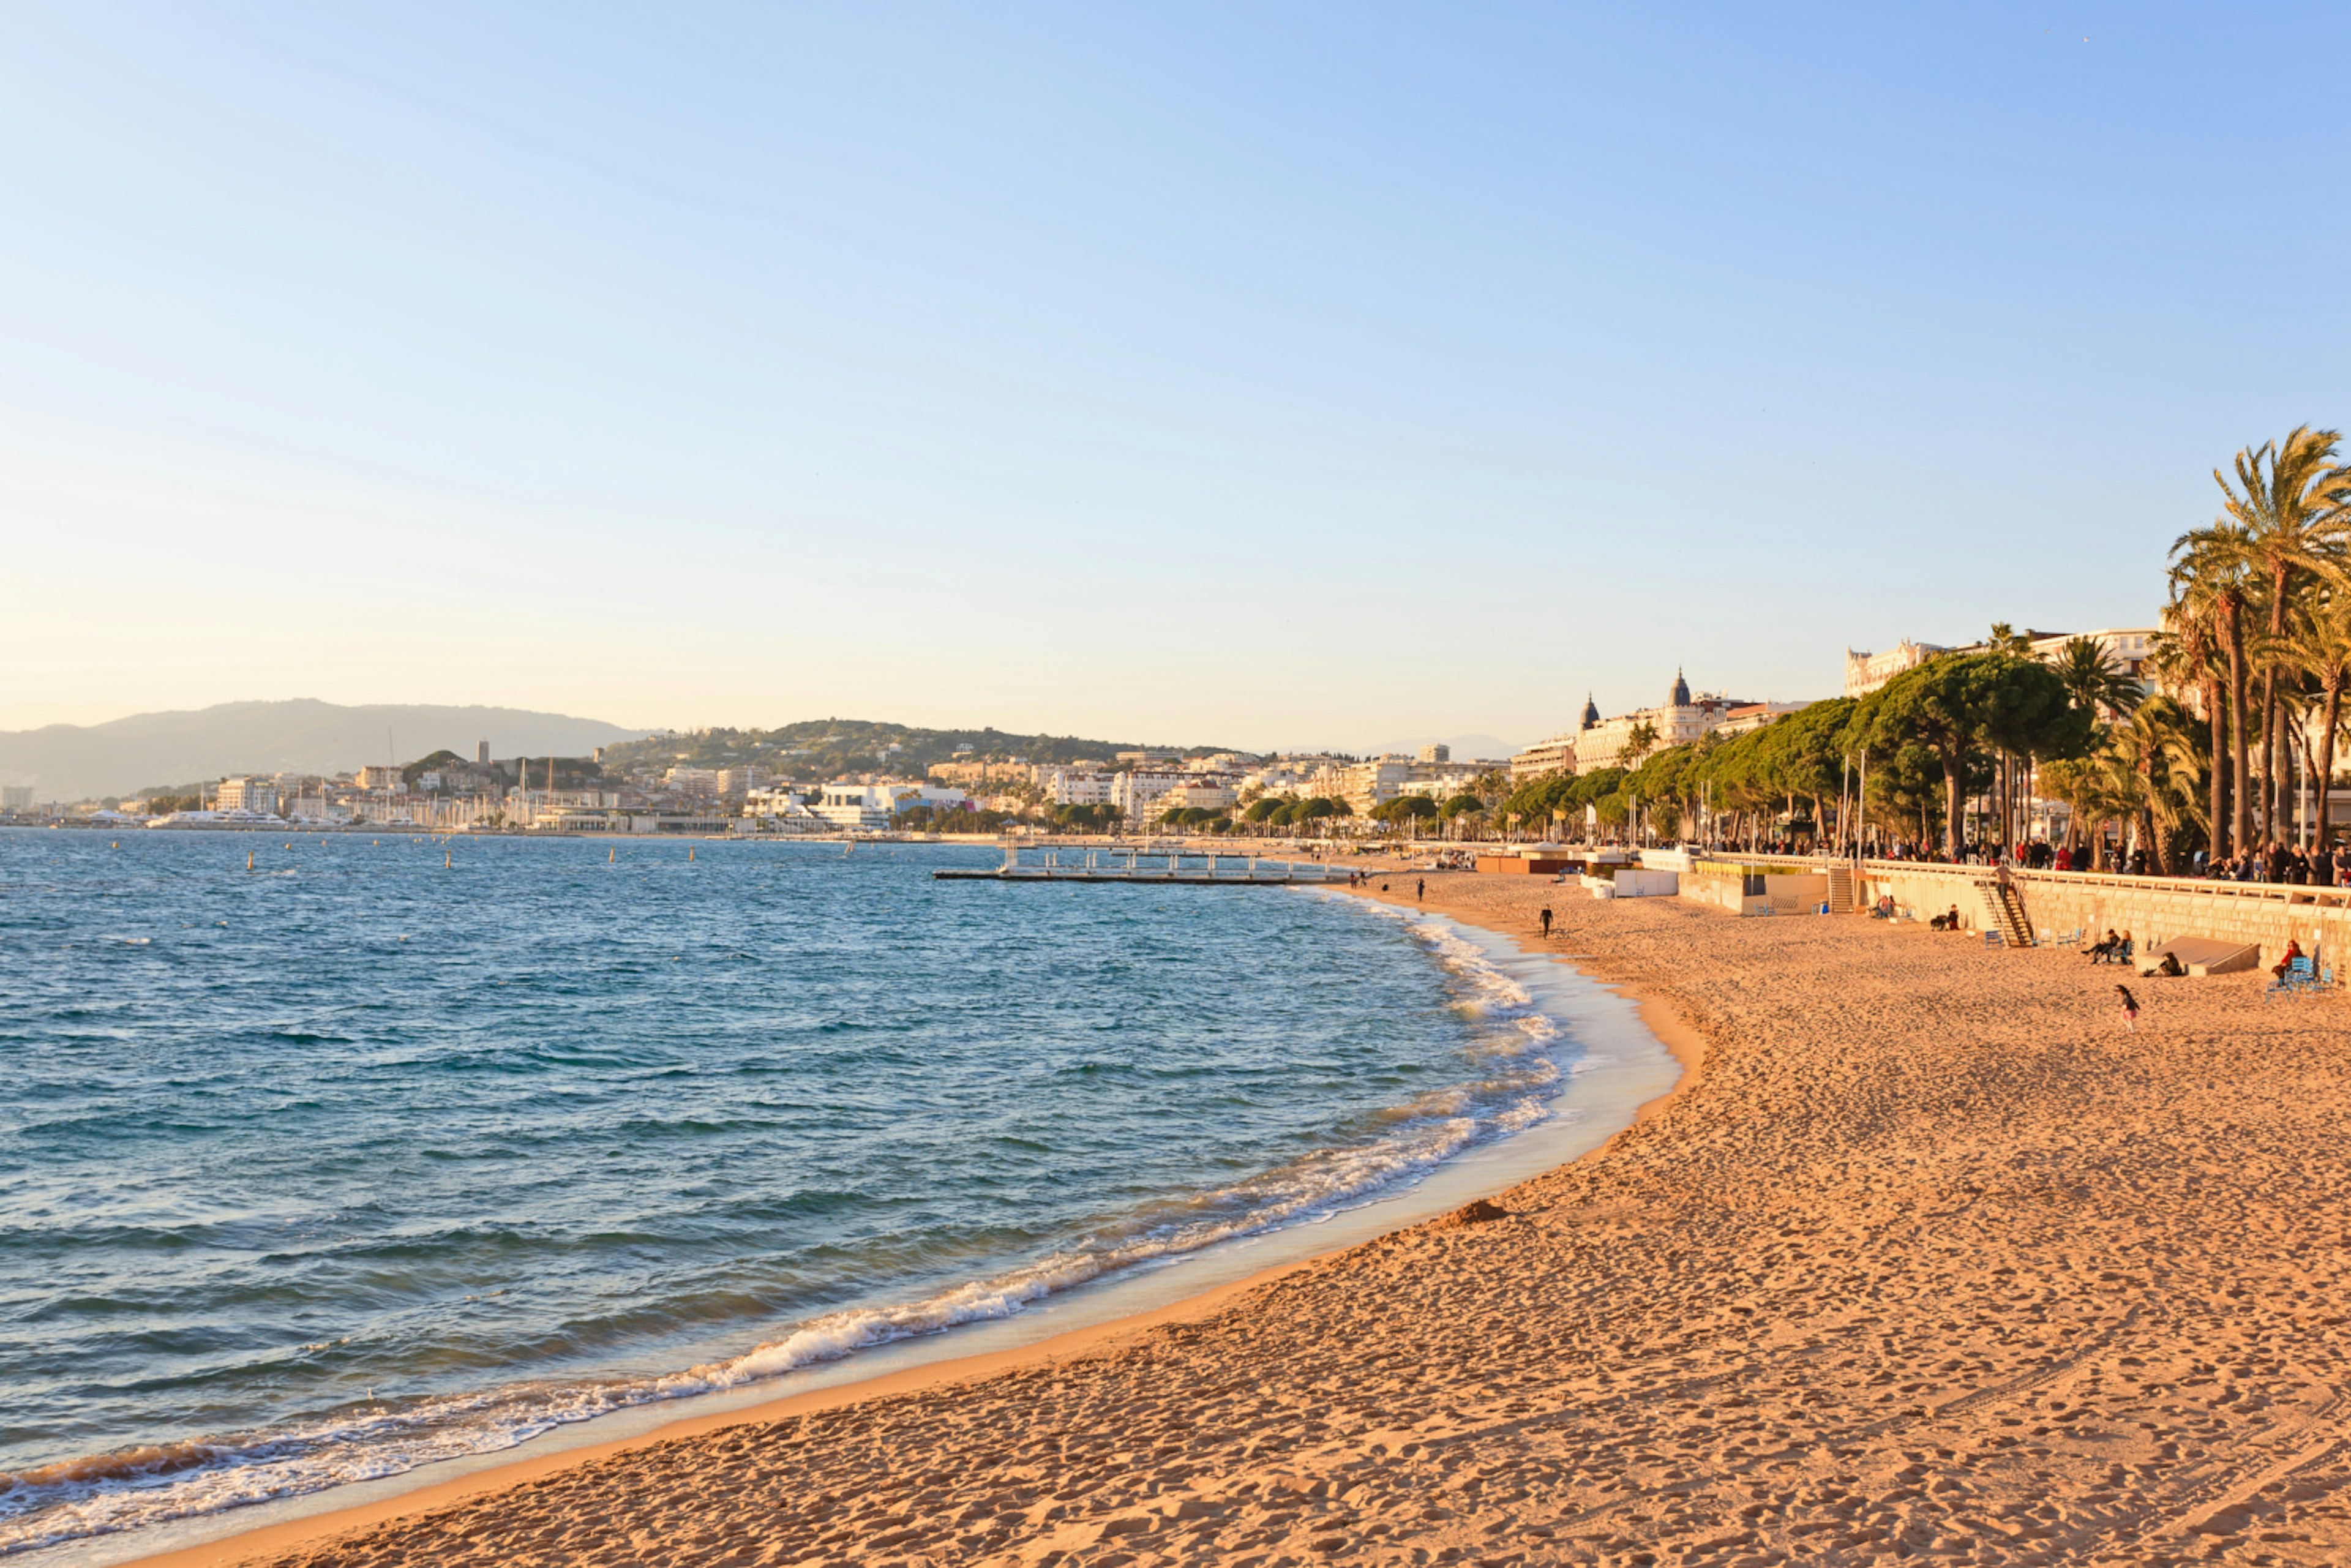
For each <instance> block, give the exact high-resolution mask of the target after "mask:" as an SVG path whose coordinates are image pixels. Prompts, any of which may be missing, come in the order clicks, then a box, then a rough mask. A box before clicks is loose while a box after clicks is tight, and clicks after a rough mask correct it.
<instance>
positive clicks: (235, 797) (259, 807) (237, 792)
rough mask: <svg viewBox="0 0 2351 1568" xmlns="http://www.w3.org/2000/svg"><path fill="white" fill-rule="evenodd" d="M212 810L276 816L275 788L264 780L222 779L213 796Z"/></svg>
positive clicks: (272, 783) (274, 785)
mask: <svg viewBox="0 0 2351 1568" xmlns="http://www.w3.org/2000/svg"><path fill="white" fill-rule="evenodd" d="M213 810H215V811H251V812H254V813H256V815H259V816H264V817H274V816H276V815H277V784H275V783H274V782H272V781H271V780H269V779H243V778H239V779H222V780H221V781H220V788H219V789H218V790H217V791H216V792H215V794H214V800H213Z"/></svg>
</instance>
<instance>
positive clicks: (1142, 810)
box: [1110, 768, 1191, 822]
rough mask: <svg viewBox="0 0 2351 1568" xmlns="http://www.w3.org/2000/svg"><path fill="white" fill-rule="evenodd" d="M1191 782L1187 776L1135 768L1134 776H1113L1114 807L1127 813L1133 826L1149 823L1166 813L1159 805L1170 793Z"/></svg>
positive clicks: (1127, 818) (1130, 774)
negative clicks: (1133, 823) (1138, 823)
mask: <svg viewBox="0 0 2351 1568" xmlns="http://www.w3.org/2000/svg"><path fill="white" fill-rule="evenodd" d="M1190 782H1191V775H1189V774H1186V773H1164V772H1159V771H1156V770H1150V771H1146V770H1145V769H1144V768H1135V769H1134V771H1133V772H1130V773H1113V774H1112V775H1111V776H1110V803H1111V804H1112V805H1113V806H1115V807H1117V808H1118V809H1119V810H1120V811H1121V812H1123V814H1124V815H1125V817H1126V820H1127V821H1130V822H1147V821H1150V820H1151V819H1152V818H1154V817H1155V816H1157V815H1158V814H1159V813H1160V812H1162V811H1164V810H1166V808H1165V806H1162V805H1161V804H1160V803H1159V802H1160V800H1162V798H1164V797H1165V795H1166V794H1167V793H1168V792H1169V791H1170V790H1174V789H1181V788H1182V787H1183V786H1184V785H1186V784H1188V783H1190Z"/></svg>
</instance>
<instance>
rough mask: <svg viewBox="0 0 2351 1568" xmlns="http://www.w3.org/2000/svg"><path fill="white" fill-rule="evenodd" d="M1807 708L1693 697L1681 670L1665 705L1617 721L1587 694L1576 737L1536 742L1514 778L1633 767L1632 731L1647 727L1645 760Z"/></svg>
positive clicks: (1513, 764) (1517, 762)
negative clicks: (1648, 738) (1648, 742)
mask: <svg viewBox="0 0 2351 1568" xmlns="http://www.w3.org/2000/svg"><path fill="white" fill-rule="evenodd" d="M1802 706H1805V705H1804V704H1802V703H1764V702H1754V701H1750V700H1749V699H1748V698H1745V697H1733V696H1728V695H1723V694H1721V693H1719V692H1701V693H1699V694H1698V695H1695V696H1693V695H1691V694H1690V688H1689V682H1688V681H1687V679H1685V678H1684V676H1683V674H1682V672H1681V671H1680V670H1678V669H1677V670H1676V671H1675V672H1674V684H1673V686H1672V688H1671V689H1670V690H1669V691H1667V694H1666V700H1665V701H1664V702H1663V703H1661V704H1659V705H1658V706H1656V707H1646V708H1641V709H1638V710H1636V711H1635V712H1633V713H1628V714H1625V715H1622V716H1619V717H1616V718H1605V719H1604V718H1602V717H1601V716H1600V707H1599V705H1598V704H1597V703H1595V702H1593V700H1592V697H1591V696H1590V695H1589V694H1587V695H1585V697H1584V700H1583V723H1582V725H1581V726H1580V727H1578V728H1577V730H1576V731H1575V733H1574V734H1573V735H1556V736H1552V737H1550V738H1549V739H1547V740H1541V741H1538V742H1536V743H1535V744H1534V745H1533V746H1531V747H1528V748H1527V749H1526V750H1524V751H1521V752H1520V753H1519V754H1518V755H1517V756H1515V757H1513V758H1510V778H1511V779H1512V780H1513V781H1514V782H1515V781H1517V780H1520V779H1534V778H1541V776H1542V775H1544V774H1547V773H1592V772H1596V771H1597V770H1599V769H1600V768H1631V767H1635V766H1637V765H1638V764H1639V762H1640V760H1641V758H1638V757H1628V756H1627V755H1626V751H1627V749H1628V747H1630V746H1631V744H1632V740H1633V737H1634V732H1635V731H1636V730H1638V729H1640V727H1642V726H1643V725H1645V724H1646V725H1647V726H1648V727H1649V730H1650V733H1651V734H1652V735H1653V736H1654V737H1655V739H1654V741H1653V742H1652V743H1651V745H1650V746H1649V747H1648V749H1647V750H1646V751H1645V752H1644V753H1643V754H1642V756H1644V757H1646V756H1652V755H1655V754H1656V752H1659V751H1663V750H1664V749H1665V748H1666V747H1669V746H1682V745H1685V744H1687V743H1688V742H1690V741H1693V740H1697V739H1699V738H1701V737H1705V736H1708V735H1736V734H1739V733H1740V732H1742V731H1745V730H1750V729H1761V727H1763V726H1765V725H1767V724H1769V723H1771V721H1772V720H1773V719H1775V718H1777V717H1779V716H1781V715H1782V714H1784V713H1793V712H1795V711H1796V710H1797V709H1798V708H1800V707H1802Z"/></svg>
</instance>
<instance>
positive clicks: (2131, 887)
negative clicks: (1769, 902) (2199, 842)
mask: <svg viewBox="0 0 2351 1568" xmlns="http://www.w3.org/2000/svg"><path fill="white" fill-rule="evenodd" d="M1862 873H1863V874H1864V875H1865V876H1869V875H1890V876H1917V875H1921V874H1925V875H1929V876H1957V877H1962V878H1965V879H1967V880H1970V881H1973V880H1976V879H1978V878H1981V877H1988V876H1991V875H1993V874H1995V873H1994V871H1993V868H1992V867H1991V866H1988V865H1972V864H1968V863H1966V862H1961V863H1959V864H1957V865H1954V864H1953V863H1951V862H1949V861H1864V862H1862ZM2009 875H2010V876H2011V878H2012V879H2013V880H2014V881H2015V882H2016V883H2017V884H2018V885H2020V886H2022V887H2032V886H2034V885H2036V884H2039V885H2043V886H2048V887H2110V888H2114V889H2116V891H2118V892H2123V893H2194V894H2204V895H2206V896H2208V897H2216V898H2250V899H2253V900H2255V901H2257V902H2261V903H2268V904H2287V905H2293V904H2309V905H2312V906H2313V907H2314V908H2319V909H2351V887H2321V886H2318V885H2315V884H2313V883H2292V882H2231V881H2228V880H2226V879H2224V878H2214V877H2196V876H2126V875H2122V874H2118V873H2114V872H2098V871H2022V870H2018V869H2016V868H2014V867H2011V868H2010V871H2009Z"/></svg>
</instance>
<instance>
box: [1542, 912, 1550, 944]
mask: <svg viewBox="0 0 2351 1568" xmlns="http://www.w3.org/2000/svg"><path fill="white" fill-rule="evenodd" d="M1542 923H1543V940H1544V941H1546V942H1548V941H1550V940H1551V905H1549V904H1545V905H1543V912H1542Z"/></svg>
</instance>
